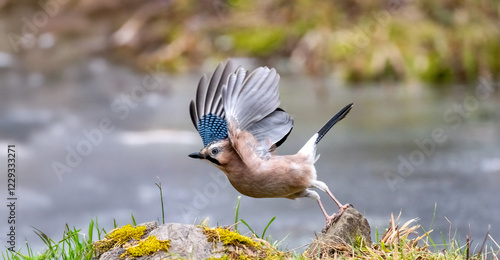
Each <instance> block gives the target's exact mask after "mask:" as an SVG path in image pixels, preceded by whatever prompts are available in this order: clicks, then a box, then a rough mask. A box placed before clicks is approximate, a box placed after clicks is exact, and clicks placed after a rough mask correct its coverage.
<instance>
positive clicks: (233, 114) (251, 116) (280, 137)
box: [222, 67, 293, 155]
mask: <svg viewBox="0 0 500 260" xmlns="http://www.w3.org/2000/svg"><path fill="white" fill-rule="evenodd" d="M279 79H280V76H279V74H278V73H276V70H274V69H269V68H267V67H260V68H257V69H255V70H254V71H252V72H251V73H250V74H248V71H247V70H245V69H243V68H241V67H240V68H238V69H237V70H236V72H235V73H233V74H231V75H230V76H229V79H228V82H227V86H226V87H224V88H223V90H222V101H223V103H224V110H225V115H226V118H227V119H228V122H229V124H236V128H238V129H241V130H246V131H248V132H250V133H251V134H252V135H253V136H254V137H255V138H256V140H257V141H258V143H259V147H256V150H257V151H256V152H259V153H260V154H261V155H262V154H265V153H267V152H269V151H270V150H271V149H272V148H273V145H274V146H279V145H280V144H281V143H283V142H284V140H285V139H286V137H287V136H288V134H289V133H290V131H291V130H292V127H293V120H292V118H291V117H290V115H289V114H288V113H287V112H285V111H284V110H282V109H280V108H278V106H279V104H280V100H279V92H278V83H279Z"/></svg>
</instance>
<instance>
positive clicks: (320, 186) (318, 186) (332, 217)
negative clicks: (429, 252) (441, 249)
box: [313, 181, 351, 225]
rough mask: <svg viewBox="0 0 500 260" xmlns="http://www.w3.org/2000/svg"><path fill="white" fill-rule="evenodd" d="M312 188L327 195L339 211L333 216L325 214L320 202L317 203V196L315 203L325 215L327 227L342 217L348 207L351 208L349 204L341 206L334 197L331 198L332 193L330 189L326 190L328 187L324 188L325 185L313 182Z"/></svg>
mask: <svg viewBox="0 0 500 260" xmlns="http://www.w3.org/2000/svg"><path fill="white" fill-rule="evenodd" d="M313 186H314V187H316V188H318V189H320V190H322V191H324V192H326V193H327V194H328V196H330V198H332V199H333V201H335V203H336V204H337V206H338V207H339V211H337V213H334V214H333V215H331V216H328V214H326V211H325V208H324V207H323V204H321V201H319V196H318V199H317V201H318V204H319V207H320V208H321V211H323V214H324V215H325V218H326V223H327V225H329V224H330V223H331V222H332V221H337V219H338V218H339V217H340V216H341V215H342V213H344V210H345V209H347V208H348V207H349V206H351V205H350V204H345V205H342V203H340V201H338V200H337V198H335V196H333V194H332V192H331V191H330V189H328V186H326V184H325V183H324V182H321V181H315V182H314V184H313Z"/></svg>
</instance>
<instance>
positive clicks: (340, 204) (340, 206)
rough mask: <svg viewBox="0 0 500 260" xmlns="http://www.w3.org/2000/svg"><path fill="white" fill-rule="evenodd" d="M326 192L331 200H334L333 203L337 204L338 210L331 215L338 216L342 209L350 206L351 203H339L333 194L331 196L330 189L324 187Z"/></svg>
mask: <svg viewBox="0 0 500 260" xmlns="http://www.w3.org/2000/svg"><path fill="white" fill-rule="evenodd" d="M325 192H326V193H328V195H329V196H330V197H331V198H332V199H333V201H335V203H336V204H337V206H339V211H338V212H337V213H335V214H333V215H338V217H340V215H342V213H343V212H344V210H346V209H347V208H349V207H350V206H352V205H351V204H345V205H342V203H340V201H338V200H337V198H335V196H333V194H332V192H331V191H330V189H328V188H327V189H326V190H325Z"/></svg>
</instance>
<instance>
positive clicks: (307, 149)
mask: <svg viewBox="0 0 500 260" xmlns="http://www.w3.org/2000/svg"><path fill="white" fill-rule="evenodd" d="M353 106H354V104H353V103H351V104H349V105H347V106H345V107H344V108H342V110H340V111H339V112H338V113H337V114H336V115H334V116H333V117H332V118H331V119H330V120H328V122H326V124H325V125H324V126H323V127H322V128H321V129H319V131H318V132H317V133H315V134H314V135H313V136H312V137H311V138H310V139H309V141H307V143H306V144H305V145H304V146H303V147H302V148H301V149H300V150H299V153H301V154H305V155H308V156H309V158H310V160H313V161H316V160H317V159H318V158H319V155H318V156H316V144H318V142H319V141H321V139H322V138H323V136H325V134H326V133H328V131H329V130H330V129H331V128H332V126H333V125H335V124H336V123H337V122H339V121H340V120H342V119H343V118H344V117H345V116H346V115H347V114H348V113H349V111H351V108H352V107H353Z"/></svg>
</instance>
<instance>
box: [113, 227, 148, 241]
mask: <svg viewBox="0 0 500 260" xmlns="http://www.w3.org/2000/svg"><path fill="white" fill-rule="evenodd" d="M144 231H146V226H137V227H133V226H132V225H130V224H128V225H125V226H123V227H121V228H118V229H115V230H114V231H111V232H110V233H109V234H108V235H106V236H107V237H108V238H110V239H112V240H114V241H116V243H117V244H119V245H123V244H124V243H125V242H127V241H129V240H130V239H136V240H139V239H141V236H142V235H144Z"/></svg>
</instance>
